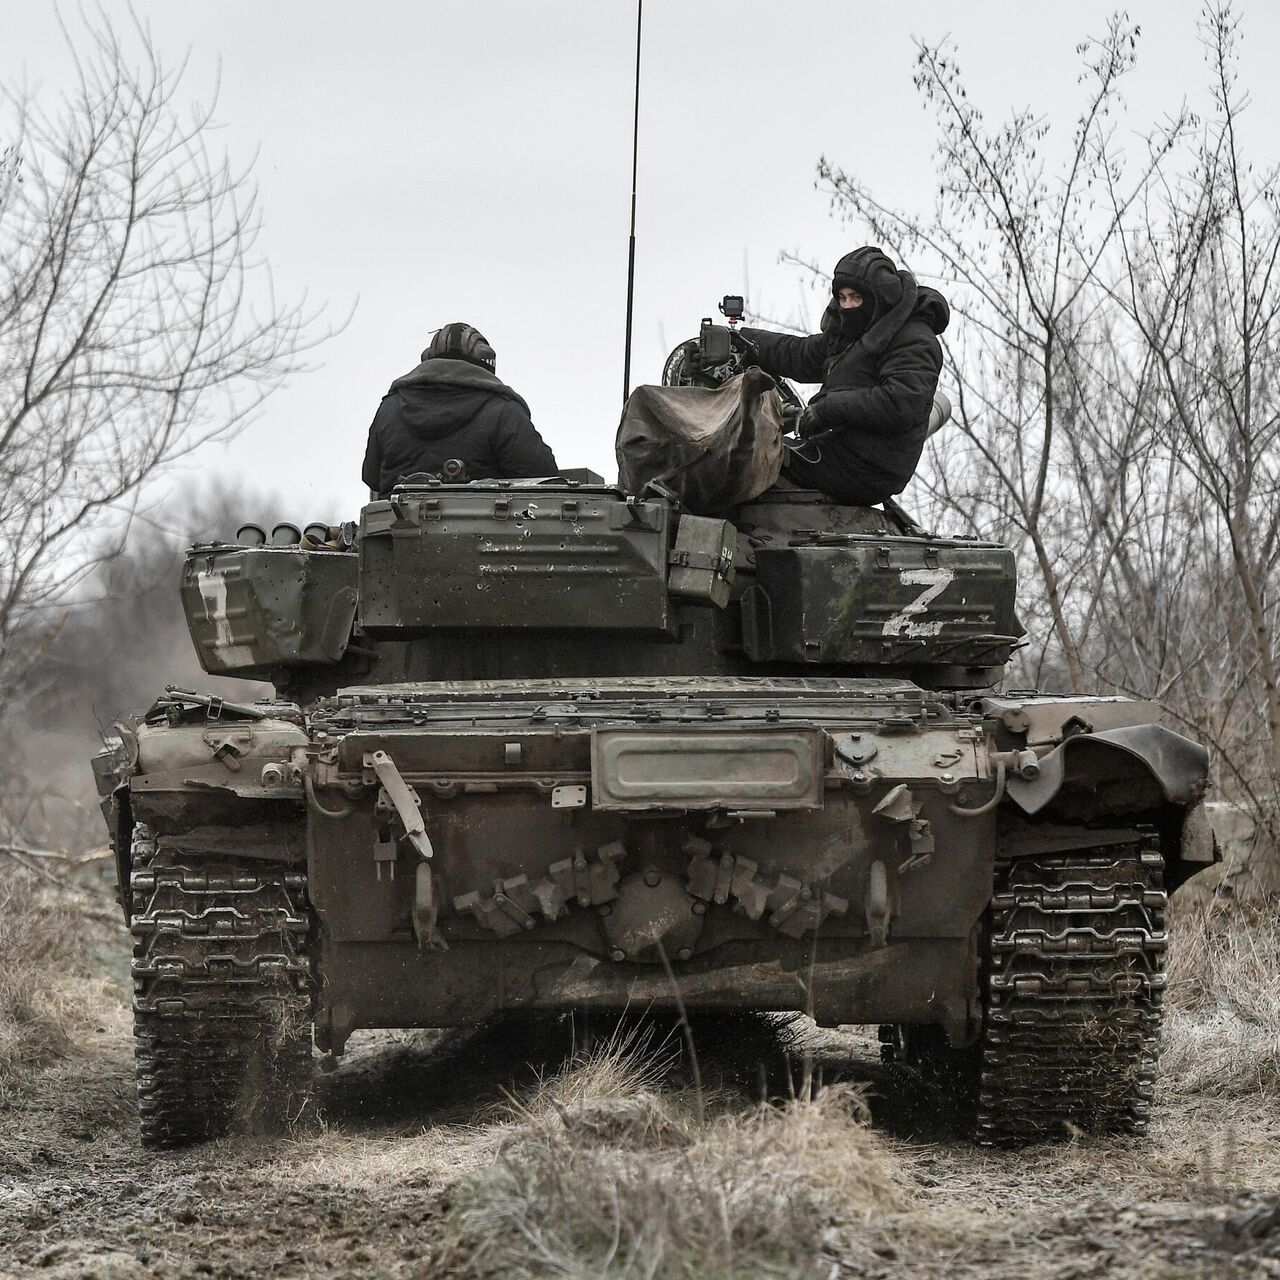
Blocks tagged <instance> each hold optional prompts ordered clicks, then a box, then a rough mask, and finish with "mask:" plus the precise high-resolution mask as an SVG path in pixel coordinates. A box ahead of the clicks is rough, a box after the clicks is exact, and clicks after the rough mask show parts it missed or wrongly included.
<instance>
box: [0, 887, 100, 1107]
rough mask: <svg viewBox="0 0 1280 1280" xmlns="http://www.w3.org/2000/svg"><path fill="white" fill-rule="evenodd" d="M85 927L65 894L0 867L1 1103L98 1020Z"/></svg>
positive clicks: (26, 1085) (97, 998)
mask: <svg viewBox="0 0 1280 1280" xmlns="http://www.w3.org/2000/svg"><path fill="white" fill-rule="evenodd" d="M85 927H86V925H85V920H84V918H83V914H82V913H81V912H80V911H79V910H77V909H76V907H75V905H74V904H73V902H72V901H71V900H70V899H68V897H67V896H66V895H65V894H62V893H60V892H59V891H58V890H57V889H56V888H53V887H51V886H47V885H44V884H43V883H42V882H41V881H40V880H38V879H37V878H36V877H35V876H33V875H31V874H30V873H29V872H26V871H22V870H19V869H17V868H11V867H8V866H5V865H0V1107H5V1106H8V1105H10V1104H11V1103H12V1101H13V1100H14V1098H15V1097H17V1096H18V1095H19V1094H21V1093H23V1092H25V1091H26V1090H27V1089H28V1088H29V1087H30V1085H31V1084H32V1082H33V1081H34V1079H35V1076H36V1075H37V1073H38V1072H39V1071H40V1070H41V1069H42V1068H44V1067H46V1066H48V1065H49V1064H51V1063H52V1062H55V1061H56V1060H58V1059H60V1058H64V1057H66V1056H67V1055H69V1054H70V1053H72V1052H73V1051H74V1050H75V1049H76V1047H77V1046H78V1045H79V1044H81V1043H82V1042H83V1040H84V1037H85V1032H86V1030H87V1029H88V1028H89V1027H90V1025H91V1024H96V1022H97V1021H98V1013H99V1011H100V1007H101V996H102V988H103V986H104V981H103V979H101V978H100V977H95V976H94V975H93V974H92V973H91V969H90V965H89V961H88V956H87V952H86V945H85V936H86V935H85Z"/></svg>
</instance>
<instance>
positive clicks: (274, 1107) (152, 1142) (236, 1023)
mask: <svg viewBox="0 0 1280 1280" xmlns="http://www.w3.org/2000/svg"><path fill="white" fill-rule="evenodd" d="M138 844H139V845H140V846H141V847H140V848H138V847H136V848H135V864H134V865H135V866H137V865H138V860H139V855H141V860H142V861H144V863H149V864H150V865H143V866H142V867H140V868H139V869H137V870H135V871H134V872H133V874H132V876H131V877H130V889H131V893H132V901H133V912H132V915H131V924H130V932H131V933H132V934H133V938H134V949H133V964H132V974H133V988H134V998H133V1010H134V1036H135V1046H134V1047H135V1055H136V1061H137V1078H138V1121H139V1127H140V1131H141V1138H142V1143H143V1145H144V1146H148V1147H176V1146H183V1145H185V1144H187V1143H191V1142H200V1141H204V1140H206V1139H209V1138H217V1137H220V1136H222V1135H224V1134H226V1133H228V1132H230V1131H231V1130H232V1129H233V1128H235V1129H240V1130H245V1129H248V1130H253V1129H256V1128H275V1127H279V1126H280V1125H281V1124H284V1123H288V1122H290V1121H292V1120H294V1119H295V1118H297V1117H298V1116H299V1115H301V1114H302V1113H303V1112H304V1111H305V1110H306V1108H307V1106H308V1103H309V1094H310V1087H311V1069H312V1064H311V1021H312V1010H313V989H314V984H313V981H312V974H311V965H310V961H309V959H308V955H307V943H308V939H309V935H310V931H311V916H310V911H309V909H308V905H307V896H306V876H305V875H304V874H303V873H301V872H297V871H288V870H284V869H277V868H270V867H262V868H258V867H246V866H244V865H235V864H228V863H220V862H212V861H211V862H209V863H205V862H204V861H203V860H202V861H201V862H200V864H199V865H198V866H194V865H188V864H178V863H170V864H169V865H163V862H164V859H163V854H162V853H159V856H157V853H158V851H157V850H156V849H155V846H154V842H152V841H150V838H149V837H147V836H145V835H144V837H143V838H142V840H141V841H139V842H138Z"/></svg>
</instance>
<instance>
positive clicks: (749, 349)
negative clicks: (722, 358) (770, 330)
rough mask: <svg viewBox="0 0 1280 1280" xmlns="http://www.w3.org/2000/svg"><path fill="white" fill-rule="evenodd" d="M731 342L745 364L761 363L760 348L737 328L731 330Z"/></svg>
mask: <svg viewBox="0 0 1280 1280" xmlns="http://www.w3.org/2000/svg"><path fill="white" fill-rule="evenodd" d="M729 343H730V345H731V346H732V347H733V349H734V351H736V352H737V353H738V356H739V357H740V359H741V360H742V363H743V365H753V364H755V365H758V364H759V363H760V348H759V347H757V346H756V344H755V343H754V342H752V341H751V339H750V338H745V337H743V336H742V334H740V333H739V332H738V331H737V329H730V330H729Z"/></svg>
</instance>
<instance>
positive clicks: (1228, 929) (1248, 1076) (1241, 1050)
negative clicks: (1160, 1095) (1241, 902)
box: [1160, 905, 1280, 1101]
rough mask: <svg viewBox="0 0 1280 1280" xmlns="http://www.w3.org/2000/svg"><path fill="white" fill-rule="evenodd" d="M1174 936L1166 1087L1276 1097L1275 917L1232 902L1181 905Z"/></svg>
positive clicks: (1278, 951) (1279, 1004)
mask: <svg viewBox="0 0 1280 1280" xmlns="http://www.w3.org/2000/svg"><path fill="white" fill-rule="evenodd" d="M1173 939H1174V942H1173V946H1172V948H1171V950H1170V972H1169V990H1168V1002H1167V1011H1166V1018H1165V1033H1164V1043H1163V1048H1162V1052H1161V1060H1160V1070H1161V1077H1162V1082H1163V1084H1164V1086H1165V1089H1166V1091H1168V1092H1170V1093H1173V1094H1175V1095H1181V1096H1184V1097H1186V1096H1197V1095H1209V1096H1212V1097H1214V1098H1216V1099H1219V1100H1236V1099H1240V1100H1243V1099H1247V1098H1260V1099H1267V1100H1269V1101H1277V1100H1280V918H1277V916H1276V915H1275V914H1274V912H1271V913H1268V912H1264V911H1260V910H1254V909H1251V908H1247V907H1243V906H1238V905H1235V906H1230V907H1218V908H1212V907H1211V908H1210V909H1209V910H1206V911H1198V912H1194V913H1180V914H1179V916H1178V918H1177V919H1176V920H1175V921H1174V927H1173Z"/></svg>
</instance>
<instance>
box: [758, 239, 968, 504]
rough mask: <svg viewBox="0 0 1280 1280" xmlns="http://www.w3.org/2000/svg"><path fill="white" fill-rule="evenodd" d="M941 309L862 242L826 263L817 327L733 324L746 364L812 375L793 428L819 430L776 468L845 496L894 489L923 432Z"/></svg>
mask: <svg viewBox="0 0 1280 1280" xmlns="http://www.w3.org/2000/svg"><path fill="white" fill-rule="evenodd" d="M950 316H951V310H950V308H949V307H948V306H947V301H946V299H945V298H944V297H943V296H942V295H941V294H940V293H938V292H937V290H935V289H930V288H927V287H921V286H919V285H917V284H916V280H915V277H914V276H913V275H912V274H911V273H910V272H909V271H899V270H898V269H897V267H896V266H894V263H893V261H892V259H890V258H889V257H888V256H887V255H886V254H885V253H884V252H883V251H882V250H880V249H877V248H874V247H872V246H870V245H868V246H865V247H863V248H861V249H855V250H854V252H853V253H847V254H845V256H844V257H843V258H841V259H840V261H839V262H838V263H837V264H836V269H835V273H834V274H833V276H832V279H831V302H830V303H829V304H828V306H827V309H826V311H825V313H824V314H823V317H822V328H821V331H820V332H818V333H814V334H810V335H809V336H808V337H792V336H791V335H788V334H781V333H770V332H769V331H768V330H766V329H742V330H739V333H738V337H737V340H738V342H739V345H740V346H741V348H742V350H743V352H744V355H745V357H746V363H747V364H755V365H759V366H760V368H762V369H764V370H765V372H766V373H771V374H773V375H775V376H776V377H780V378H793V379H795V381H797V382H821V383H822V389H821V390H820V391H819V392H818V393H817V394H816V395H815V396H814V397H813V399H812V400H811V401H810V402H809V404H808V407H807V408H806V409H805V411H804V413H803V415H802V416H801V418H800V422H799V433H800V435H801V436H802V437H804V438H806V439H808V438H810V437H815V436H821V437H822V438H821V439H815V440H813V442H812V444H811V445H809V446H808V447H807V448H805V449H802V450H797V451H794V452H792V453H791V454H790V456H789V459H788V462H787V464H786V466H785V467H784V469H783V474H784V475H785V476H786V477H787V478H788V479H789V480H791V481H793V482H794V483H796V484H799V485H802V486H803V487H804V488H807V489H820V490H821V491H822V492H824V493H827V494H830V496H831V497H832V498H834V499H835V500H836V501H837V502H847V503H850V504H851V505H854V506H870V505H871V504H873V503H877V502H883V501H884V500H885V499H886V498H890V497H892V496H893V495H894V494H896V493H901V492H902V490H903V489H904V488H906V485H907V481H908V480H910V479H911V476H912V474H913V473H914V472H915V469H916V464H917V463H918V462H919V461H920V454H921V451H922V450H923V448H924V442H925V437H926V436H927V434H928V429H929V413H930V410H931V409H932V407H933V396H934V392H935V391H936V390H937V387H938V374H939V373H940V372H941V370H942V346H941V344H940V343H939V342H938V338H937V335H938V334H940V333H941V332H942V331H943V330H944V329H945V328H946V327H947V321H948V320H949V319H950Z"/></svg>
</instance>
